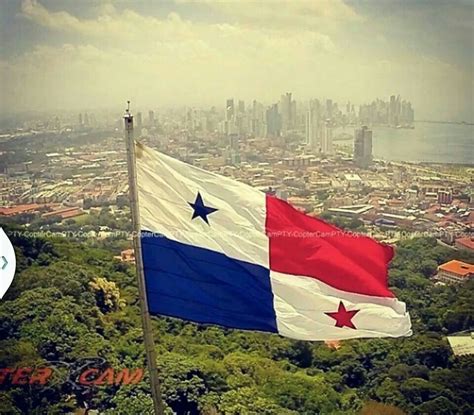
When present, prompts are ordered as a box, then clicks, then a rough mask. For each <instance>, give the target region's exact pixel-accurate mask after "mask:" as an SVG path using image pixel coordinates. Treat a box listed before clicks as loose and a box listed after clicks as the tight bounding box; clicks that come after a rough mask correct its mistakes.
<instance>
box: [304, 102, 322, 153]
mask: <svg viewBox="0 0 474 415" xmlns="http://www.w3.org/2000/svg"><path fill="white" fill-rule="evenodd" d="M320 111H321V108H320V104H319V101H318V100H317V99H315V100H312V101H310V103H309V109H308V112H307V114H306V144H307V145H308V146H309V147H310V148H311V149H313V150H317V151H318V152H319V151H320V149H321V142H320V131H319V125H320V118H321V112H320Z"/></svg>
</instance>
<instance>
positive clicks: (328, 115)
mask: <svg viewBox="0 0 474 415" xmlns="http://www.w3.org/2000/svg"><path fill="white" fill-rule="evenodd" d="M326 118H329V119H332V118H333V103H332V99H327V100H326Z"/></svg>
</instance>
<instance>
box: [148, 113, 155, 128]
mask: <svg viewBox="0 0 474 415" xmlns="http://www.w3.org/2000/svg"><path fill="white" fill-rule="evenodd" d="M148 124H149V125H150V127H154V126H155V112H154V111H152V110H150V111H148Z"/></svg>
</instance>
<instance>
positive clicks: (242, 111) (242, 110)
mask: <svg viewBox="0 0 474 415" xmlns="http://www.w3.org/2000/svg"><path fill="white" fill-rule="evenodd" d="M239 113H240V114H245V102H244V101H242V100H240V101H239Z"/></svg>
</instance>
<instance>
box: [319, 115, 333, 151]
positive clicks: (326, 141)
mask: <svg viewBox="0 0 474 415" xmlns="http://www.w3.org/2000/svg"><path fill="white" fill-rule="evenodd" d="M321 127H322V128H321V153H323V154H326V155H330V154H333V152H334V150H333V145H332V123H331V120H330V119H329V118H328V119H327V120H326V121H325V122H324V123H323V125H322V126H321Z"/></svg>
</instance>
